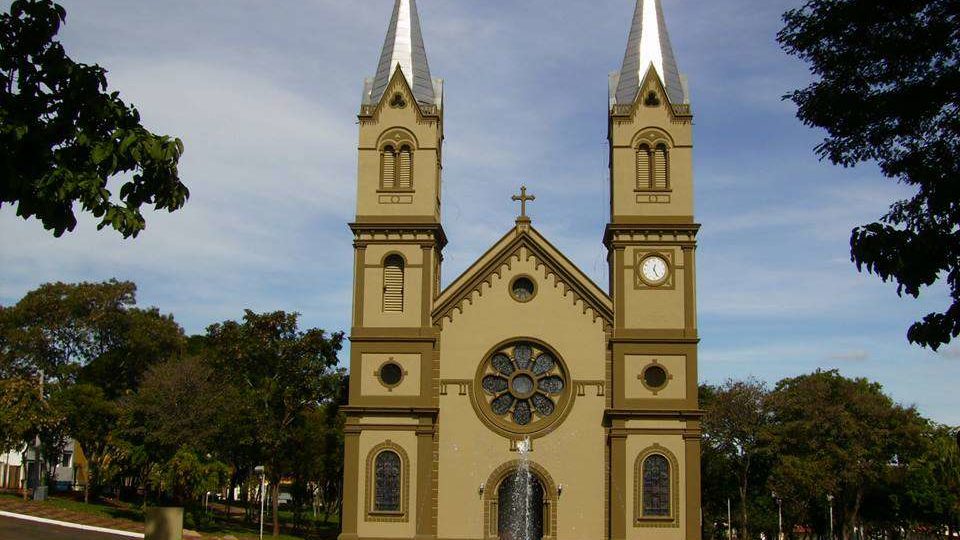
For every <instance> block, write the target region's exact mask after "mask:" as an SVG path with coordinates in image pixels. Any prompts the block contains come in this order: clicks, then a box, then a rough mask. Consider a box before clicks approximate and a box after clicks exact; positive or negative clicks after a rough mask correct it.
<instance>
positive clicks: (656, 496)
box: [643, 454, 670, 517]
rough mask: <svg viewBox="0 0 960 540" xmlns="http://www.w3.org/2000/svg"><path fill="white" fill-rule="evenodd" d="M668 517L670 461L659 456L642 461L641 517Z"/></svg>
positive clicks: (654, 455)
mask: <svg viewBox="0 0 960 540" xmlns="http://www.w3.org/2000/svg"><path fill="white" fill-rule="evenodd" d="M669 516H670V461H669V460H667V458H666V457H665V456H663V455H661V454H650V455H649V456H648V457H647V458H646V459H645V460H643V517H669Z"/></svg>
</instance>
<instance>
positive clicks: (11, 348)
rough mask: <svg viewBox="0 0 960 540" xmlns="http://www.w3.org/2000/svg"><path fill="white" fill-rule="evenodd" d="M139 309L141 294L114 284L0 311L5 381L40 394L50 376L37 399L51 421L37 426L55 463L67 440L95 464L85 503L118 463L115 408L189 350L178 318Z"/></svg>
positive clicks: (45, 290) (67, 287) (0, 366)
mask: <svg viewBox="0 0 960 540" xmlns="http://www.w3.org/2000/svg"><path fill="white" fill-rule="evenodd" d="M135 304H136V286H135V285H134V284H133V283H130V282H119V281H116V280H111V281H106V282H103V283H78V284H65V283H47V284H44V285H41V286H40V287H39V288H37V289H35V290H33V291H30V292H28V293H27V294H26V295H24V297H23V298H22V299H21V300H20V301H19V302H17V304H15V305H14V306H11V307H6V308H0V376H2V377H4V378H11V379H13V380H22V381H25V383H24V384H27V385H29V386H30V387H32V388H35V389H39V385H38V383H37V382H34V381H39V379H40V374H41V372H42V374H43V378H44V380H45V384H44V385H43V388H44V392H43V395H42V396H41V395H40V394H39V390H35V392H37V396H38V399H41V400H42V402H43V405H44V407H45V409H43V410H45V411H46V413H47V414H49V415H50V416H49V418H48V420H47V421H45V422H39V421H38V419H37V418H36V416H35V415H34V416H32V417H30V418H31V420H30V422H31V423H36V425H37V426H38V427H37V430H36V431H38V435H39V436H40V439H41V441H43V442H44V444H43V446H44V448H45V450H46V452H45V456H46V459H47V462H48V463H52V462H53V461H54V460H53V458H54V456H55V454H56V450H57V448H59V447H60V446H62V442H63V439H64V437H67V436H68V437H72V438H74V439H75V440H77V441H78V442H79V443H80V445H81V447H82V448H83V450H84V453H85V454H86V455H87V457H88V459H89V461H90V468H89V473H90V476H89V478H88V483H89V485H88V489H87V490H86V491H85V493H84V496H85V497H89V495H90V494H91V493H92V494H94V495H95V496H96V495H97V492H98V490H99V488H100V487H101V485H102V480H103V479H104V474H103V472H104V467H105V466H106V464H107V463H108V462H110V460H111V458H112V457H115V456H113V455H112V454H111V451H112V449H113V441H112V438H111V437H110V436H109V434H110V433H111V432H112V430H113V428H114V425H115V422H116V419H117V415H118V413H117V411H116V408H117V404H116V403H115V400H116V399H117V398H118V397H119V396H121V395H123V394H125V393H126V392H127V391H130V390H132V389H134V388H135V387H136V385H137V383H138V382H139V379H140V378H141V376H142V375H143V373H144V371H146V369H147V368H148V366H150V365H152V364H154V363H157V362H159V361H161V360H163V359H166V358H169V357H171V356H173V355H175V354H177V353H179V351H180V350H181V348H182V347H183V343H184V336H183V330H182V329H181V328H180V327H179V326H178V325H177V323H176V322H175V321H174V320H173V317H172V316H163V315H161V314H160V313H159V311H158V310H156V309H139V308H136V307H135ZM78 383H79V384H78ZM51 402H52V404H50V403H51ZM21 440H25V439H21Z"/></svg>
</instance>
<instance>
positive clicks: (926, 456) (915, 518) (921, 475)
mask: <svg viewBox="0 0 960 540" xmlns="http://www.w3.org/2000/svg"><path fill="white" fill-rule="evenodd" d="M956 431H957V430H955V429H951V428H948V427H947V426H941V425H937V424H931V425H930V426H929V427H928V428H927V429H926V430H925V432H924V443H925V444H924V451H923V453H922V455H921V456H920V457H919V458H918V459H917V460H915V462H913V463H911V464H910V465H909V467H907V470H906V471H905V478H904V482H903V485H902V488H901V490H900V492H901V493H903V498H904V499H905V500H904V504H903V506H904V507H905V508H906V510H907V511H908V512H909V513H908V516H909V518H910V521H911V522H912V523H922V524H928V525H932V526H933V527H934V528H935V529H939V530H943V531H945V532H946V533H947V534H946V535H945V536H946V537H947V538H953V536H954V534H953V533H954V532H955V531H956V530H957V527H958V525H960V452H958V451H957V447H956V444H955V441H954V439H955V433H956Z"/></svg>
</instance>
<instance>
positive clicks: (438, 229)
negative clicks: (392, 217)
mask: <svg viewBox="0 0 960 540" xmlns="http://www.w3.org/2000/svg"><path fill="white" fill-rule="evenodd" d="M368 219H369V218H367V219H364V220H363V221H356V222H353V223H350V224H349V227H350V230H351V231H353V236H354V240H353V245H354V247H361V246H365V245H367V244H376V243H398V242H401V243H427V244H430V243H434V242H436V243H437V245H438V246H439V248H440V249H443V248H444V246H446V245H447V235H446V234H445V233H444V232H443V226H442V225H440V224H439V223H437V222H436V221H433V220H432V218H429V221H428V220H427V219H425V220H424V221H423V222H419V223H418V222H416V221H403V220H404V219H409V218H400V220H398V221H392V222H388V221H384V222H371V221H368ZM388 219H389V218H388Z"/></svg>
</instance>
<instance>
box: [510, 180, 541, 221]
mask: <svg viewBox="0 0 960 540" xmlns="http://www.w3.org/2000/svg"><path fill="white" fill-rule="evenodd" d="M510 198H511V199H513V200H514V201H519V202H520V216H519V217H517V221H530V218H529V217H527V201H533V200H536V197H534V196H533V195H527V186H520V195H514V196H512V197H510Z"/></svg>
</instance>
